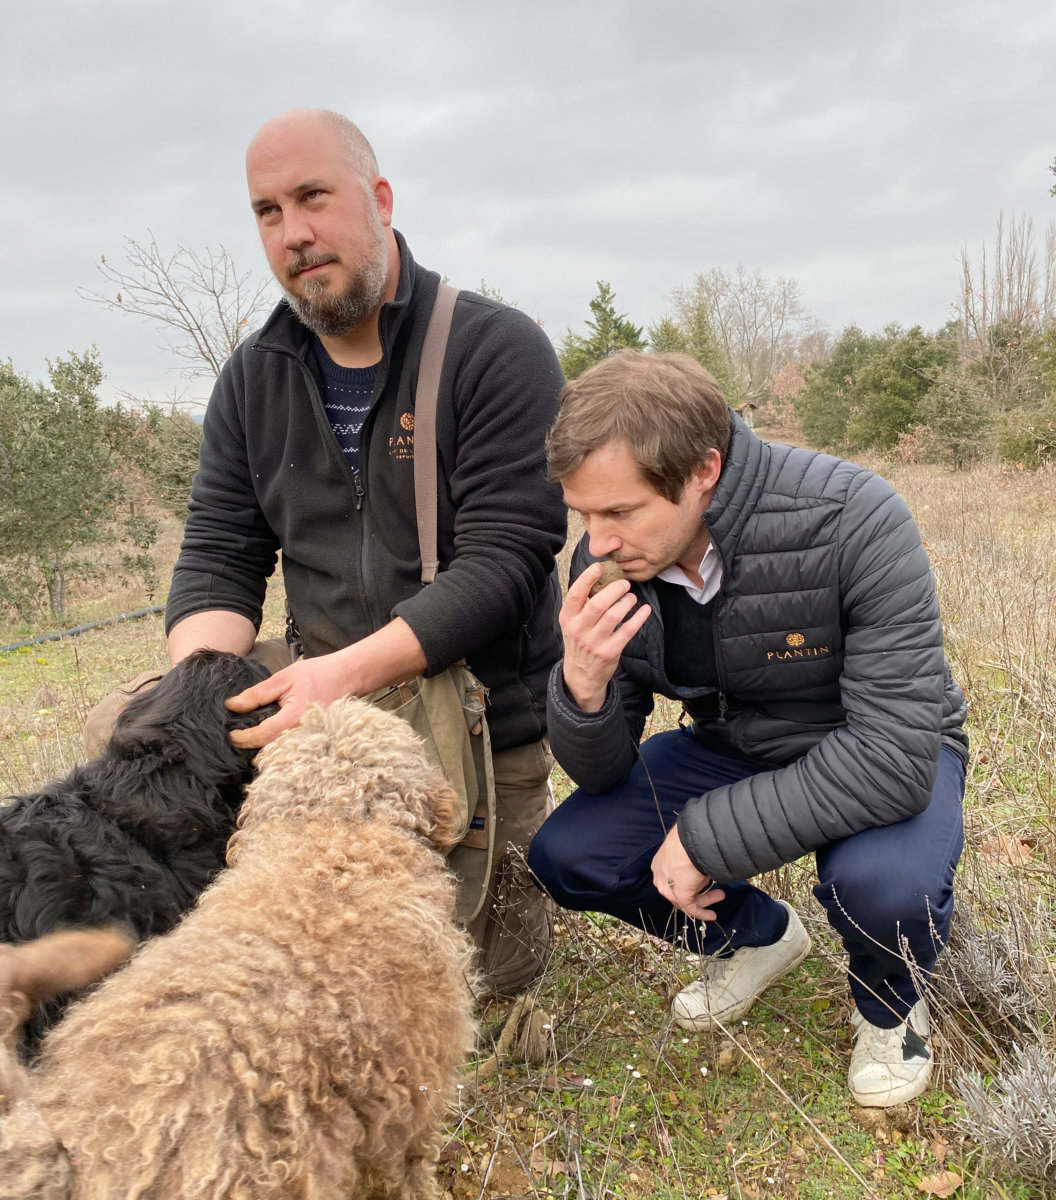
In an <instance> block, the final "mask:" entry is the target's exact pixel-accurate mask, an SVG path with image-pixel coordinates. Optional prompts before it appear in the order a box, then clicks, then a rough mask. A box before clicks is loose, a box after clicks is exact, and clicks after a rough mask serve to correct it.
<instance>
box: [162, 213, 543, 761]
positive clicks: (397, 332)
mask: <svg viewBox="0 0 1056 1200" xmlns="http://www.w3.org/2000/svg"><path fill="white" fill-rule="evenodd" d="M397 241H398V244H399V248H400V280H399V285H398V289H397V293H396V297H395V299H394V300H393V301H392V302H391V303H388V304H385V305H383V306H382V309H381V313H380V319H379V333H380V337H381V343H382V349H383V357H382V360H381V362H380V364H379V366H378V372H377V379H376V383H375V387H374V397H373V401H372V405H371V409H370V412H369V414H368V416H367V418H366V421H365V423H364V426H363V434H362V448H361V451H360V470H359V473H358V475H357V476H353V475H352V473H351V471H350V470H349V467H348V464H347V462H346V461H345V459H344V456H343V455H342V453H341V450H340V448H339V446H338V444H337V440H336V438H335V437H334V434H333V431H332V429H331V427H330V424H329V422H328V420H327V418H326V413H325V411H324V409H323V404H322V399H321V396H320V389H319V382H318V378H317V368H316V365H315V362H314V358H313V355H312V353H311V335H310V334H309V332H308V330H307V329H306V328H305V327H304V326H303V325H302V324H301V323H300V321H298V320H297V318H296V316H295V315H294V313H293V312H292V310H291V309H290V308H289V306H288V305H287V304H286V303H285V302H283V303H281V304H280V305H279V306H278V307H277V308H276V309H275V311H274V312H273V313H272V315H271V317H270V318H269V320H268V321H267V323H266V324H265V325H264V327H263V328H262V329H261V330H259V331H258V332H257V333H256V334H255V335H253V336H252V337H250V338H248V339H247V340H246V341H245V342H244V343H243V344H242V345H240V346H239V347H238V349H237V350H236V351H235V352H234V354H233V355H232V356H231V358H230V360H229V361H228V363H227V364H226V365H225V367H224V369H223V371H222V372H221V375H220V378H219V379H218V381H217V384H216V387H215V389H214V391H213V395H212V397H211V399H210V401H209V407H208V411H207V413H206V417H205V427H204V440H203V443H202V449H201V455H200V459H199V469H198V474H197V475H196V476H195V480H194V485H193V487H192V491H191V503H190V515H189V518H188V521H187V530H186V534H185V537H184V541H183V545H182V547H181V550H180V555H179V559H178V561H177V563H176V567H175V571H174V573H173V579H172V587H171V590H170V592H169V599H168V607H167V611H166V627H167V629H171V628H172V626H173V625H175V624H176V623H177V622H178V621H181V620H182V619H183V618H184V617H187V616H189V615H191V614H192V613H196V612H202V611H207V610H210V609H225V610H230V611H232V612H237V613H241V614H242V615H243V616H245V617H247V618H248V619H249V620H250V621H252V622H253V623H254V624H255V625H256V626H257V627H258V628H259V625H260V619H261V606H262V603H263V599H264V592H265V587H266V580H267V578H268V576H270V575H271V573H272V572H273V570H274V568H275V563H276V556H277V554H278V553H279V552H280V551H281V553H282V567H283V576H284V580H285V585H286V594H287V597H288V599H289V603H290V606H291V609H292V612H293V615H294V617H295V619H296V622H297V626H298V628H299V630H300V634H301V638H302V641H303V644H304V648H305V653H306V654H308V655H320V654H327V653H329V652H331V651H334V650H338V649H341V648H343V647H344V646H347V645H350V644H351V643H352V642H355V641H357V640H358V639H360V638H362V637H365V636H366V635H368V634H370V633H372V632H373V631H374V630H376V629H378V628H380V627H381V626H382V625H384V624H386V623H387V622H388V621H389V620H390V619H392V618H393V617H396V616H399V617H402V618H403V619H404V620H405V621H406V622H407V624H408V625H410V627H411V629H412V630H413V631H414V633H415V635H416V637H417V638H418V640H419V642H420V643H421V646H422V649H423V651H424V653H425V657H426V660H427V662H428V672H429V673H430V674H433V673H436V672H439V671H442V670H443V669H445V668H446V667H448V666H449V665H450V664H451V663H453V662H456V661H457V660H458V659H460V658H466V659H467V660H468V662H469V664H470V666H471V667H472V668H473V669H474V671H475V672H476V673H477V675H478V676H479V677H480V679H481V680H482V681H483V683H484V684H485V686H486V687H487V688H489V689H490V696H489V710H488V717H489V725H490V728H491V737H492V744H493V746H494V748H495V749H499V750H501V749H504V748H507V747H510V746H516V745H523V744H525V743H527V742H530V741H534V740H537V739H538V738H539V737H541V736H542V735H543V733H544V732H545V704H546V677H547V675H548V673H549V669H550V666H551V664H552V663H553V662H554V661H555V660H556V658H557V656H558V653H559V638H558V633H557V624H556V612H557V608H558V606H559V604H560V591H559V587H558V583H557V576H556V571H555V566H554V555H555V553H556V551H557V550H558V549H560V547H561V546H562V544H563V542H564V537H565V511H564V506H563V504H562V503H561V499H560V494H559V492H558V490H557V488H556V487H554V486H553V485H551V484H549V483H547V481H546V468H545V461H544V452H543V437H544V434H545V431H546V430H547V428H548V427H549V425H550V424H551V422H552V421H553V419H554V416H555V415H556V411H557V398H558V395H559V392H560V389H561V385H562V382H563V380H562V376H561V370H560V368H559V366H558V363H557V358H556V355H555V354H554V350H553V347H552V346H551V344H550V341H549V339H548V338H547V337H546V335H545V334H544V333H543V331H542V330H541V329H540V328H539V327H538V325H536V323H535V322H534V321H532V320H531V319H530V318H529V317H527V316H525V315H524V314H523V313H520V312H518V311H517V310H516V309H511V308H507V307H506V306H504V305H501V304H497V303H495V302H493V301H491V300H488V299H485V298H484V297H482V296H478V295H475V294H473V293H470V292H461V293H460V294H459V298H458V302H457V304H456V306H455V312H454V319H453V322H452V328H451V336H450V340H449V342H448V350H447V355H446V357H445V360H444V369H443V372H442V375H441V380H440V395H439V400H438V411H437V433H436V438H437V474H438V476H439V488H438V490H439V499H438V513H437V517H438V521H437V523H438V551H439V556H440V573H439V574H438V576H437V578H436V581H435V582H434V583H432V584H430V585H429V586H427V587H423V586H422V584H421V581H420V569H421V567H420V561H419V551H418V537H417V526H416V522H415V509H414V483H413V479H414V475H413V468H414V392H415V385H416V383H417V376H418V361H419V357H420V354H421V347H422V342H423V340H424V337H425V329H426V325H427V324H428V320H429V315H430V312H431V310H432V304H433V299H434V297H435V295H436V290H437V286H438V284H439V276H438V275H437V274H435V273H434V272H432V271H426V270H424V269H423V268H421V267H419V266H417V265H416V264H415V262H414V260H413V258H412V257H411V254H410V251H409V250H408V248H407V245H406V243H405V242H404V240H403V238H402V237H400V236H399V235H398V234H397Z"/></svg>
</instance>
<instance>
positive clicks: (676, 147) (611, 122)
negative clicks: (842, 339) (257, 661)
mask: <svg viewBox="0 0 1056 1200" xmlns="http://www.w3.org/2000/svg"><path fill="white" fill-rule="evenodd" d="M0 102H2V111H0V151H2V153H0V215H2V217H3V222H2V228H3V231H4V233H3V270H2V273H0V359H6V358H10V359H12V360H13V362H14V364H15V366H16V368H17V369H18V370H20V371H23V372H27V373H29V374H30V375H31V376H34V377H43V375H44V371H45V363H44V360H45V358H46V357H54V356H55V355H56V354H60V353H63V352H65V351H66V350H69V349H78V350H83V349H85V348H86V347H87V346H89V345H91V344H92V343H95V344H96V345H98V347H99V349H100V352H101V354H102V358H103V364H104V367H105V369H106V371H107V376H108V381H109V385H110V386H111V387H113V388H118V389H122V388H123V389H128V390H130V391H132V392H134V393H138V394H145V393H149V394H150V395H152V396H153V398H154V399H156V400H163V399H164V398H165V396H166V394H167V393H168V392H170V391H171V389H172V388H173V387H174V386H176V385H178V384H179V382H180V375H179V373H178V371H177V370H174V369H173V367H174V365H175V362H176V360H175V359H173V358H172V357H171V356H170V355H167V354H166V352H165V350H164V349H163V348H162V344H161V342H162V339H161V336H160V334H159V333H157V332H156V331H155V330H154V329H153V328H151V327H150V326H148V325H145V324H141V323H138V322H137V321H136V320H134V319H133V318H130V317H128V316H122V314H120V313H108V312H105V311H103V310H101V309H98V308H96V307H94V306H92V305H90V304H89V303H87V302H86V301H85V300H83V299H80V298H78V296H77V294H76V292H75V289H76V288H77V287H88V288H91V287H92V286H94V285H96V284H97V283H99V282H100V281H99V280H98V277H97V275H96V272H95V263H96V262H97V261H98V258H99V255H100V254H106V255H107V258H108V260H109V261H111V262H118V263H120V261H121V253H122V238H123V237H124V236H129V237H132V238H135V239H137V240H143V239H146V238H147V236H148V231H152V232H153V233H154V235H155V237H156V238H157V240H158V243H159V244H160V245H161V246H162V248H166V249H174V248H175V247H176V246H177V245H180V244H182V245H186V246H190V247H194V248H203V247H205V246H210V245H216V244H222V245H224V246H225V247H227V249H228V250H229V251H230V252H231V253H232V255H233V256H234V257H235V260H236V262H237V263H238V264H239V265H240V266H243V267H245V268H251V269H252V270H253V271H255V272H257V273H259V274H260V275H261V276H264V275H265V274H266V270H267V268H266V265H265V263H264V259H263V255H262V253H261V252H260V250H259V247H258V244H257V241H256V234H255V230H254V226H253V221H252V216H251V213H250V211H249V208H248V203H247V199H246V193H245V178H244V173H243V155H244V150H245V146H246V143H247V142H248V140H249V138H250V137H251V136H252V134H253V132H254V131H255V130H256V128H257V127H258V126H259V125H260V124H261V123H262V122H263V121H265V120H266V119H267V118H268V117H270V116H273V115H274V114H275V113H277V112H281V111H282V110H284V109H286V108H291V107H299V106H322V107H328V108H334V109H338V110H339V111H341V112H344V113H346V114H347V115H349V116H350V117H352V119H353V120H355V121H356V122H357V123H358V124H359V125H360V126H361V127H362V129H363V130H364V132H365V133H366V135H367V137H368V138H369V139H370V140H371V141H372V143H373V145H374V147H375V150H376V152H377V155H378V159H379V161H380V164H381V170H382V172H383V173H384V174H385V175H386V176H387V177H388V179H389V180H390V182H391V183H392V185H393V189H394V191H395V197H396V221H395V224H396V226H397V228H399V229H400V230H401V231H402V232H403V233H404V234H405V235H406V237H407V238H408V241H409V243H410V245H411V248H412V250H413V251H414V254H415V257H416V258H417V259H418V261H419V262H421V263H424V264H425V265H427V266H430V267H433V268H435V269H436V270H439V271H441V272H442V273H444V274H446V275H447V276H448V277H449V278H450V279H451V281H452V282H454V283H456V284H458V285H460V286H464V287H475V286H477V285H479V283H480V280H481V279H484V280H486V281H487V283H488V284H489V285H490V286H492V287H495V288H498V289H499V290H500V291H501V292H502V293H503V295H504V296H505V297H506V298H507V299H508V300H511V301H515V302H517V303H518V304H519V305H520V306H521V307H522V308H524V309H525V310H527V311H529V312H531V313H532V314H533V315H534V316H536V317H538V318H540V319H541V320H542V321H543V322H544V327H545V328H546V330H547V332H548V333H549V334H550V335H551V337H553V338H554V339H555V340H558V339H559V338H560V337H561V336H562V335H563V334H564V332H565V331H566V329H567V328H568V327H569V326H571V327H573V328H574V329H576V330H581V329H582V325H583V322H584V320H585V318H586V316H587V315H588V310H587V305H588V302H589V300H590V298H591V297H592V296H593V295H594V292H595V287H596V281H597V280H599V279H605V280H608V281H609V282H610V283H611V284H612V286H613V288H614V289H615V293H616V299H617V302H618V306H619V308H620V309H621V310H622V311H625V312H627V313H628V315H629V316H630V317H631V319H632V320H633V321H635V322H636V323H639V324H645V325H648V324H649V323H651V322H654V321H656V320H658V319H659V318H660V317H662V316H663V315H664V313H665V311H666V309H667V306H668V296H669V294H670V292H671V290H672V289H673V288H675V287H678V286H681V285H685V284H688V283H689V282H690V281H691V280H692V278H693V276H694V274H695V273H696V272H698V271H703V270H706V269H708V268H710V267H714V266H733V265H735V264H736V263H738V262H743V263H744V264H745V265H746V266H747V267H749V268H755V267H758V268H760V269H761V270H762V271H763V273H764V274H766V275H768V276H776V275H785V276H792V277H794V278H795V279H796V280H798V281H799V283H800V285H801V289H802V295H803V299H804V301H805V303H806V305H807V307H808V308H809V309H810V310H811V312H813V313H814V314H815V315H816V316H817V317H818V318H819V319H820V320H821V321H822V322H823V323H824V324H825V325H827V326H828V327H829V328H830V329H832V330H834V331H838V330H839V329H841V328H843V327H844V326H845V325H847V324H850V323H852V322H853V323H857V324H859V325H861V326H862V327H864V328H865V329H867V330H873V329H878V328H880V327H881V326H883V325H884V324H886V323H887V322H889V321H894V320H897V321H901V322H902V323H903V324H904V325H907V326H908V325H911V324H915V323H920V324H922V325H924V326H925V327H926V328H935V327H937V326H939V325H941V324H942V323H943V322H944V321H945V320H946V319H947V318H948V316H949V315H950V304H951V302H952V301H953V299H954V298H955V296H956V293H957V285H958V266H957V258H958V255H959V253H960V250H961V247H962V246H963V245H967V246H968V247H969V249H970V250H972V251H973V252H974V251H977V250H978V248H979V247H980V246H981V245H982V243H983V242H984V241H989V240H990V239H992V237H993V232H994V228H995V225H996V221H997V217H998V215H999V213H1001V212H1002V211H1004V212H1005V213H1006V214H1007V215H1011V214H1013V213H1014V214H1017V215H1023V216H1029V217H1031V218H1033V219H1034V221H1035V224H1036V226H1037V227H1038V230H1039V241H1040V240H1041V234H1042V233H1043V231H1044V229H1045V227H1046V226H1047V225H1048V224H1049V222H1050V221H1052V220H1053V219H1056V199H1052V198H1050V196H1049V194H1048V191H1049V187H1050V186H1051V185H1052V184H1053V183H1054V182H1056V178H1054V177H1053V176H1052V175H1051V174H1050V173H1049V171H1048V166H1049V164H1050V163H1051V162H1052V161H1053V158H1054V157H1056V3H1054V2H1053V0H1018V2H1009V0H1005V2H1003V3H996V2H987V3H978V2H972V0H908V2H907V0H885V2H884V3H882V4H878V3H859V2H857V0H828V2H825V3H822V2H811V0H796V2H794V3H792V2H790V0H756V2H755V3H752V2H750V0H745V2H743V3H741V4H740V5H734V4H731V3H729V0H723V2H722V3H714V2H712V0H694V2H692V3H690V2H686V3H663V2H659V3H658V2H656V0H653V2H652V3H646V2H645V0H640V2H638V3H620V2H616V0H607V2H605V3H596V2H594V0H587V2H583V0H564V2H563V3H554V2H552V0H537V2H535V3H531V4H526V3H523V4H522V3H513V2H507V3H503V2H502V0H490V2H488V3H476V2H475V0H469V2H466V0H458V2H455V0H448V2H447V3H443V2H441V3H437V2H436V0H433V2H432V3H427V2H425V0H402V2H401V0H389V2H388V3H379V2H377V0H374V2H372V3H369V4H367V3H361V2H360V0H344V2H342V0H325V2H318V0H253V2H252V3H249V2H248V0H208V2H206V0H180V2H179V3H177V4H166V5H164V6H162V5H159V4H156V3H152V2H151V0H5V3H4V4H3V9H2V20H0ZM207 393H208V385H207V384H206V383H204V382H202V381H198V382H196V383H192V384H191V386H190V391H189V394H190V395H202V396H204V395H206V394H207Z"/></svg>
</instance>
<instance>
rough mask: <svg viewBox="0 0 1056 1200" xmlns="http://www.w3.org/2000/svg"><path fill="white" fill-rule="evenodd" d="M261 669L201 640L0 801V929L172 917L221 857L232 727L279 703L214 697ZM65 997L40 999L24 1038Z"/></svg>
mask: <svg viewBox="0 0 1056 1200" xmlns="http://www.w3.org/2000/svg"><path fill="white" fill-rule="evenodd" d="M267 674H268V672H267V670H266V669H265V668H264V667H263V666H261V665H260V663H258V662H255V661H254V660H252V659H247V658H239V657H238V656H237V655H234V654H227V653H223V652H221V651H218V650H200V651H197V652H196V653H195V654H192V655H191V656H190V657H188V658H186V659H184V660H183V661H182V662H180V663H179V664H178V665H177V666H175V667H174V668H173V669H172V670H171V671H169V672H168V674H166V675H165V676H164V677H163V678H162V680H161V682H160V683H159V684H158V685H157V686H156V687H155V688H153V689H152V690H150V691H148V692H144V693H141V694H140V695H137V696H136V697H134V698H133V699H132V700H131V701H130V703H129V704H128V706H127V707H126V708H125V710H124V711H123V712H122V713H121V715H120V716H119V717H118V719H117V723H116V725H115V726H114V732H113V734H112V736H111V738H110V741H109V742H108V743H107V745H106V747H105V749H104V750H103V752H102V753H101V754H100V755H99V756H98V757H97V758H95V759H93V760H92V761H91V762H88V763H82V764H79V765H77V766H75V767H74V768H73V770H72V771H70V773H69V774H68V775H67V776H66V777H65V778H64V779H59V780H56V781H55V782H54V783H50V784H48V785H47V786H46V787H45V788H43V790H42V791H39V792H36V793H33V794H30V795H25V796H15V797H12V798H10V799H9V801H7V802H5V806H4V807H0V942H25V941H29V940H30V939H32V938H37V937H40V936H42V935H43V934H46V933H51V932H53V931H54V930H58V929H68V928H70V927H75V926H80V927H98V926H104V925H114V924H119V925H124V926H126V927H128V928H131V930H132V931H133V932H134V934H135V936H136V938H137V939H138V940H140V941H142V940H144V939H146V938H149V937H153V936H154V935H155V934H159V933H163V932H165V931H166V930H167V929H170V928H171V927H172V926H173V925H175V924H176V922H177V921H178V920H179V919H180V917H181V916H182V915H183V913H184V912H186V911H187V909H188V908H190V907H191V905H192V904H193V903H194V902H195V900H196V899H197V898H198V895H199V894H200V893H201V892H202V891H203V890H204V889H205V887H206V885H207V884H209V883H210V882H211V880H212V878H213V876H214V875H215V874H216V873H217V871H218V870H219V869H220V867H221V866H223V862H224V852H225V850H226V847H227V840H228V838H229V837H230V835H231V833H232V831H233V830H234V826H235V818H236V817H237V816H238V810H239V807H240V805H241V803H242V789H243V787H244V786H245V784H246V783H248V781H249V779H250V778H251V776H252V755H251V754H250V753H249V752H247V751H244V750H239V749H237V748H236V747H235V746H233V745H232V744H231V742H230V740H229V738H228V734H229V733H230V732H231V731H232V730H233V729H247V728H249V727H250V726H252V725H256V724H257V723H258V722H259V721H261V720H263V719H264V718H265V717H268V716H271V715H272V714H273V713H275V712H277V711H278V706H277V705H274V704H273V705H268V706H266V707H265V708H259V709H257V710H255V711H254V712H251V713H233V712H231V711H230V710H228V709H227V708H225V706H224V700H225V699H227V698H228V697H229V696H234V695H235V694H236V693H238V692H241V691H243V690H244V689H245V688H247V687H250V686H251V685H252V684H255V683H259V682H260V681H261V680H262V679H264V678H266V677H267ZM67 999H68V998H67ZM62 1007H63V1005H62V1003H61V1002H52V1003H50V1004H49V1005H47V1006H46V1007H45V1008H43V1009H38V1011H37V1012H36V1013H35V1014H34V1019H33V1020H32V1021H31V1022H30V1023H29V1025H27V1027H26V1031H25V1033H24V1048H25V1049H27V1050H29V1049H32V1048H34V1047H35V1045H36V1043H37V1041H38V1039H39V1037H40V1035H41V1034H42V1033H43V1031H44V1030H45V1029H46V1028H47V1027H48V1026H49V1025H50V1024H51V1023H52V1022H53V1021H54V1020H55V1019H56V1017H57V1016H58V1015H59V1013H60V1012H61V1009H62Z"/></svg>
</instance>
